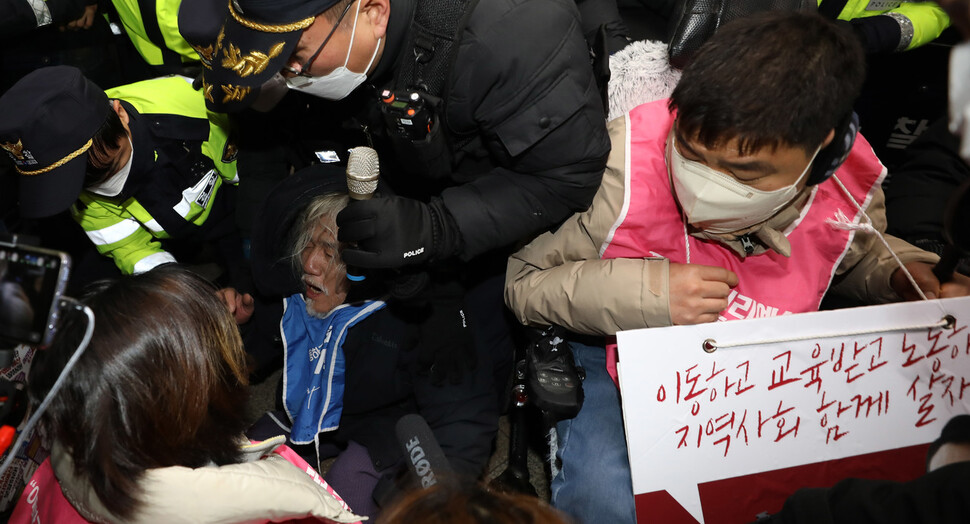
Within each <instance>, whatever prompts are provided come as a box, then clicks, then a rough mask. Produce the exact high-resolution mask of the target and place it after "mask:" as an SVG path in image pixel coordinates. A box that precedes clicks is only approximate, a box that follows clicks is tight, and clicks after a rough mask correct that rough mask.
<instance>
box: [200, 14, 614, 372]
mask: <svg viewBox="0 0 970 524" xmlns="http://www.w3.org/2000/svg"><path fill="white" fill-rule="evenodd" d="M209 1H214V2H220V3H221V1H222V0H209ZM192 4H193V5H197V4H201V2H193V3H192ZM189 5H190V4H189V3H188V2H186V3H183V5H182V12H183V14H185V12H186V9H187V7H189ZM224 20H225V23H224V24H223V25H222V26H221V27H220V28H219V30H218V31H215V32H213V34H212V35H211V37H210V38H209V41H208V43H200V44H202V45H200V46H199V47H201V48H203V49H205V50H206V51H207V52H208V53H211V56H212V60H211V63H210V64H209V66H210V67H209V68H206V69H204V70H203V78H204V82H203V91H204V92H206V93H208V94H209V98H207V101H208V103H209V104H210V107H212V106H215V107H220V108H221V107H234V108H235V107H240V106H246V105H247V104H249V103H251V102H252V101H253V100H254V99H258V98H260V96H261V95H265V94H266V92H267V90H269V89H271V86H272V85H274V81H273V79H274V77H275V78H277V79H279V77H278V76H277V75H279V74H280V72H282V73H283V77H285V82H286V86H288V88H289V90H290V93H291V94H290V95H287V97H290V96H293V95H294V93H293V91H297V92H298V93H300V94H301V95H304V96H305V95H309V96H305V98H306V102H305V104H304V105H303V107H304V108H306V109H304V110H303V112H302V113H299V114H293V115H290V116H289V118H285V119H283V120H284V121H289V122H291V123H292V124H293V125H300V124H305V123H307V122H310V123H313V124H316V125H317V126H318V127H321V128H322V127H327V126H329V127H331V128H332V127H336V128H338V129H340V130H342V134H343V136H344V137H346V138H348V139H353V140H355V143H348V144H346V145H347V146H348V147H349V146H358V145H370V144H372V145H373V147H374V148H375V149H376V150H377V151H378V153H379V154H380V171H381V178H382V181H381V187H380V188H379V189H378V192H379V195H378V197H377V198H372V199H370V200H362V201H357V202H353V203H351V205H349V206H348V207H347V208H345V209H344V210H342V211H341V212H340V214H339V215H338V216H337V225H338V231H339V232H338V235H339V240H340V241H341V242H345V243H347V247H346V248H345V249H344V251H343V254H342V257H343V259H344V261H345V262H346V263H347V264H348V265H350V266H353V267H356V268H364V269H365V270H368V269H370V270H373V269H378V270H396V271H402V272H404V273H409V272H414V271H420V272H425V273H424V274H430V279H429V280H430V281H431V283H432V287H434V285H435V284H436V283H442V282H444V281H447V280H450V281H454V280H458V281H459V282H460V284H461V285H462V286H464V290H465V291H464V293H465V297H464V303H466V304H472V305H473V306H472V307H474V308H476V309H475V310H473V311H471V312H470V314H471V315H472V318H476V319H479V321H480V322H482V325H483V326H487V327H485V328H484V329H481V330H480V331H479V332H478V333H477V334H476V346H479V347H486V348H490V349H491V351H492V354H493V355H494V356H495V361H494V362H493V363H492V364H493V365H494V369H495V377H496V380H495V383H496V385H497V386H498V387H497V390H499V389H501V388H504V386H505V385H506V380H507V374H506V372H507V370H508V367H507V366H508V365H509V363H510V361H511V353H512V343H511V333H510V331H511V325H510V324H509V323H508V321H507V320H506V315H507V313H506V312H505V309H504V305H503V303H502V283H503V278H504V277H503V275H504V272H505V262H506V259H507V256H508V254H509V253H510V251H511V247H512V246H514V244H516V243H517V242H520V241H523V240H526V239H528V238H529V237H531V236H533V235H535V234H536V233H538V232H541V231H543V230H546V229H548V228H552V227H554V226H555V225H556V224H558V223H559V222H561V221H562V220H563V219H565V218H566V217H567V216H568V215H569V214H570V213H572V212H574V211H578V210H581V209H585V208H586V206H588V204H589V202H590V201H591V199H592V197H593V195H594V193H595V192H596V187H597V184H598V183H599V180H600V179H601V177H602V172H603V169H604V166H605V162H606V157H607V155H608V153H609V148H610V145H609V139H608V136H607V134H606V131H605V114H604V109H603V105H602V102H601V100H600V97H599V94H598V90H597V86H596V82H595V79H594V76H593V72H592V68H591V67H590V64H589V52H588V49H587V45H586V42H585V40H584V38H583V34H582V30H581V24H580V20H579V14H578V11H577V8H576V5H575V2H574V1H573V0H487V1H477V2H476V1H475V0H461V1H442V0H279V1H274V2H268V1H259V0H238V1H233V2H229V3H228V6H227V7H226V10H225V17H224ZM190 41H191V39H190ZM193 43H194V42H193ZM203 63H204V64H205V63H206V62H205V61H203ZM276 85H278V84H276ZM298 96H299V95H298ZM342 115H347V118H343V119H342V120H341V117H342ZM418 274H419V275H420V274H421V273H418ZM401 287H403V288H407V287H408V286H406V285H405V286H401ZM449 300H453V298H449ZM449 351H451V352H453V353H456V352H457V351H456V349H455V348H442V349H441V351H440V352H439V354H440V357H441V358H438V357H437V356H436V358H435V363H434V364H433V365H432V366H431V369H430V371H431V372H432V373H434V372H435V371H436V370H438V369H439V368H441V367H443V366H446V365H448V362H449V359H448V358H447V352H449ZM483 364H484V363H483V362H481V361H479V362H478V365H479V366H481V365H483Z"/></svg>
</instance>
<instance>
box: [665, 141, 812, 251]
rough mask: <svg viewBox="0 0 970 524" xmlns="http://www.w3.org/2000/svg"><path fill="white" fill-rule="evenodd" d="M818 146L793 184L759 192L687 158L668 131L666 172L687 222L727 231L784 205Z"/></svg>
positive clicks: (752, 222) (711, 230) (756, 220)
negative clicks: (675, 144)
mask: <svg viewBox="0 0 970 524" xmlns="http://www.w3.org/2000/svg"><path fill="white" fill-rule="evenodd" d="M819 149H821V147H819ZM819 149H816V150H815V154H813V155H812V158H811V160H809V162H808V165H807V166H805V170H804V171H802V174H801V175H799V176H798V180H796V181H795V183H794V184H792V185H790V186H785V187H783V188H780V189H776V190H774V191H762V190H760V189H755V188H753V187H751V186H748V185H745V184H742V183H741V182H738V181H737V180H735V179H734V177H732V176H730V175H726V174H724V173H721V172H719V171H717V170H715V169H713V168H711V167H709V166H707V165H705V164H702V163H700V162H695V161H693V160H687V159H686V158H684V157H683V155H681V154H680V152H679V151H677V148H676V147H675V146H674V133H673V131H671V133H670V136H669V137H667V172H668V174H669V175H670V179H671V181H672V182H673V185H674V193H675V196H676V198H677V201H678V202H680V207H681V208H682V209H683V210H684V214H685V215H687V222H689V223H690V224H691V225H692V226H694V227H696V228H699V229H702V230H704V231H707V232H708V233H730V232H732V231H737V230H739V229H744V228H747V227H751V226H753V225H755V224H760V223H761V222H764V221H765V220H768V219H769V218H771V217H772V216H774V214H775V213H777V212H778V211H780V210H781V209H782V208H784V207H785V206H786V205H788V203H790V202H791V201H792V200H793V199H794V198H795V196H796V195H798V191H799V190H798V184H799V183H801V181H802V179H803V178H805V174H806V173H808V170H809V168H810V167H812V162H813V161H814V160H815V155H817V154H818V151H819Z"/></svg>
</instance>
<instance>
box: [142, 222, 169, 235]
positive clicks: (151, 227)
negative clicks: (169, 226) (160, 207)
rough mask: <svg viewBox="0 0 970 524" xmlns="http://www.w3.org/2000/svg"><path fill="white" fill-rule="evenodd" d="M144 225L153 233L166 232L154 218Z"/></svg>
mask: <svg viewBox="0 0 970 524" xmlns="http://www.w3.org/2000/svg"><path fill="white" fill-rule="evenodd" d="M143 224H144V226H145V227H147V228H148V229H149V230H151V232H152V233H164V232H165V228H163V227H162V225H161V224H159V223H158V221H156V220H155V219H154V218H153V219H151V220H149V221H148V222H144V223H143Z"/></svg>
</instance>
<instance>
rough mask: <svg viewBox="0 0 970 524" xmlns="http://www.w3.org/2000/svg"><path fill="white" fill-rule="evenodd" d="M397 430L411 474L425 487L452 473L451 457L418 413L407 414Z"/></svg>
mask: <svg viewBox="0 0 970 524" xmlns="http://www.w3.org/2000/svg"><path fill="white" fill-rule="evenodd" d="M394 431H395V433H396V434H397V439H398V443H399V444H400V445H401V449H402V451H403V452H404V457H405V461H406V462H407V465H408V472H409V473H410V474H411V476H412V477H413V478H414V479H415V480H416V481H417V482H418V483H419V484H421V487H422V488H428V487H431V486H433V485H435V484H437V483H438V480H439V478H440V477H441V476H442V475H444V474H448V473H450V472H451V465H450V464H449V463H448V458H447V457H445V454H444V452H443V451H441V446H439V445H438V441H437V440H436V439H435V438H434V433H432V432H431V428H430V427H428V422H427V421H425V420H424V417H422V416H421V415H418V414H415V413H411V414H409V415H404V416H403V417H401V418H400V420H398V421H397V425H396V426H395V427H394Z"/></svg>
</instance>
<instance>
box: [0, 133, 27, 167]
mask: <svg viewBox="0 0 970 524" xmlns="http://www.w3.org/2000/svg"><path fill="white" fill-rule="evenodd" d="M0 147H2V148H3V149H4V150H6V151H7V152H8V153H10V154H11V155H13V156H15V157H17V160H19V161H21V162H23V161H24V144H23V143H22V142H21V140H20V139H19V138H18V139H17V143H16V144H13V143H11V142H4V143H2V144H0Z"/></svg>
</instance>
